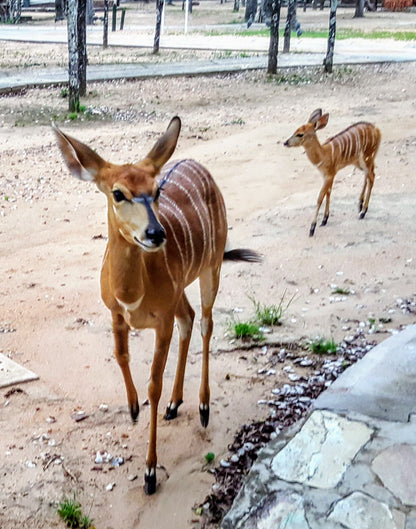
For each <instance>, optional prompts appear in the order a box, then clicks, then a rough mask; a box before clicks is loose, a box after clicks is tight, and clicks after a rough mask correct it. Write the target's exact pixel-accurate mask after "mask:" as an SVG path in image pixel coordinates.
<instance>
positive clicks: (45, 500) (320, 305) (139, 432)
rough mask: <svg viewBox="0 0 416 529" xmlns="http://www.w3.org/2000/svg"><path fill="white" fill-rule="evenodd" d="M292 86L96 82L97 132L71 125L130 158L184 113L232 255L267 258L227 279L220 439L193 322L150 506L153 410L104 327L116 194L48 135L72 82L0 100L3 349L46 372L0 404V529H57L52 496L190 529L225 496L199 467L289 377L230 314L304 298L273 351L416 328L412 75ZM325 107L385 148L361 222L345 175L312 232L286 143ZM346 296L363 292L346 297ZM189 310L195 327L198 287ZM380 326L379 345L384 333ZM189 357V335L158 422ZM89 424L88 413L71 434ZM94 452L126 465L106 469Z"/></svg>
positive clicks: (241, 79) (218, 400) (244, 315)
mask: <svg viewBox="0 0 416 529" xmlns="http://www.w3.org/2000/svg"><path fill="white" fill-rule="evenodd" d="M296 75H297V77H296V78H295V77H293V78H292V79H293V82H295V81H296V84H291V85H288V84H277V83H275V82H273V81H268V80H267V79H266V78H265V75H264V73H259V74H257V73H251V74H245V75H235V76H211V77H203V78H198V79H187V78H185V79H175V80H173V79H171V80H163V79H159V80H151V81H144V82H138V83H106V84H102V85H95V86H93V85H92V86H90V90H91V93H90V95H89V97H88V100H87V102H86V103H87V105H90V106H91V107H93V108H94V109H96V110H97V112H100V113H101V115H102V120H101V121H100V120H98V119H93V120H91V121H88V120H85V121H83V122H75V123H74V122H67V123H62V124H61V127H62V129H63V130H66V131H67V132H69V133H70V134H72V135H73V136H76V137H78V138H79V139H80V140H82V141H83V142H85V143H88V144H90V145H91V146H92V147H94V148H96V149H97V150H98V152H99V153H100V154H101V155H102V156H103V157H105V158H108V159H110V160H112V161H115V162H124V161H134V160H136V159H138V158H139V157H140V156H143V155H144V154H145V153H146V151H147V150H148V149H149V147H150V146H151V145H152V144H153V142H154V140H155V138H156V137H157V136H158V135H159V134H160V133H161V132H162V131H163V130H164V129H165V127H166V125H167V123H168V122H169V119H170V117H171V116H172V115H174V114H179V115H180V116H181V117H182V120H183V133H182V135H181V139H180V142H179V146H178V149H177V152H176V155H175V157H176V158H185V157H193V158H196V159H198V160H199V161H201V162H202V163H203V164H205V165H206V166H207V167H209V169H210V170H211V172H212V173H213V175H214V176H215V178H216V180H217V182H218V183H219V185H220V187H221V189H222V191H223V193H224V197H225V200H226V204H227V208H228V215H229V225H230V239H231V242H232V244H233V246H248V247H251V248H253V249H256V250H257V251H259V252H261V253H262V254H263V255H264V262H263V263H262V264H260V265H246V264H227V265H225V266H224V269H223V274H222V283H221V288H220V292H219V295H218V299H217V303H216V305H215V338H214V340H213V344H212V345H213V353H212V361H211V366H212V367H211V395H212V420H211V422H210V426H209V428H208V429H207V431H202V430H201V428H200V426H199V418H198V412H197V407H198V385H199V373H200V338H199V331H198V326H196V329H195V333H194V336H193V340H192V344H191V354H190V359H189V364H188V370H187V382H186V386H185V399H184V400H185V403H184V405H183V406H182V408H181V413H180V417H179V418H178V420H177V421H174V422H171V423H166V422H164V421H163V420H162V417H161V419H160V426H159V433H160V438H159V461H160V464H161V465H162V466H163V468H161V469H160V470H159V482H160V487H159V490H158V494H156V495H154V496H153V497H151V498H147V497H145V495H144V492H143V490H142V476H143V473H144V457H145V451H146V441H147V436H148V423H149V410H148V407H147V406H146V405H143V406H142V408H141V416H140V421H139V424H138V425H137V426H136V427H133V426H131V424H130V421H129V416H128V414H127V408H126V406H125V400H126V399H125V394H124V386H123V383H122V379H121V374H120V372H119V368H118V366H117V364H116V362H115V360H114V358H113V356H112V337H111V332H110V319H109V314H108V311H107V310H106V309H105V307H104V306H103V304H102V302H101V301H100V294H99V281H98V279H99V270H100V265H101V259H102V255H103V252H104V248H105V235H106V223H105V204H104V198H103V196H102V195H101V194H100V193H99V192H98V191H97V190H96V189H95V188H94V187H92V186H89V185H87V184H83V183H81V182H77V181H75V180H74V179H72V178H71V177H70V176H69V175H68V173H67V171H66V169H65V168H64V166H63V163H62V161H61V158H60V156H59V153H58V150H57V148H56V146H55V143H54V139H53V135H52V132H51V130H50V128H49V126H47V125H46V124H45V123H48V122H49V120H50V118H51V117H52V116H53V114H54V113H59V112H62V108H63V107H64V105H65V104H66V103H65V101H63V100H62V99H60V98H59V89H48V90H31V91H28V92H26V93H24V94H19V95H14V96H10V97H3V98H1V100H0V103H1V112H0V145H1V147H0V153H1V154H0V156H1V166H0V181H1V182H2V187H1V192H0V215H1V218H0V256H1V259H0V271H1V277H2V278H3V281H2V283H1V287H0V292H1V297H0V315H1V316H0V352H2V353H4V354H7V355H8V356H10V357H11V358H12V359H14V360H16V361H17V362H19V363H20V364H22V365H25V366H27V367H29V368H30V369H31V370H33V371H35V372H36V373H38V375H39V376H40V380H39V381H37V382H33V383H29V384H26V385H21V386H19V389H21V390H22V392H12V393H9V392H8V391H7V390H6V389H3V390H2V391H1V395H2V402H1V411H0V427H1V431H2V435H1V437H0V454H1V459H0V475H1V476H2V478H1V480H2V487H1V489H0V525H1V527H2V528H4V529H9V528H14V527H16V526H17V525H19V527H23V528H26V527H27V528H29V527H30V528H33V527H37V528H43V527H45V528H46V527H48V528H50V527H54V526H62V524H61V522H59V520H58V518H57V515H56V502H57V501H59V500H61V499H62V496H63V494H65V493H66V494H72V491H76V493H77V495H78V498H79V500H80V501H81V503H82V505H83V508H84V510H85V511H87V512H88V510H89V509H90V507H91V512H90V515H91V517H92V518H94V520H95V526H96V527H97V528H106V529H107V528H114V529H116V528H120V527H123V528H132V529H133V528H137V527H139V526H140V527H150V526H155V527H160V528H161V529H164V528H169V529H176V528H177V529H184V528H185V527H192V526H193V525H195V523H194V521H193V520H196V519H197V518H198V517H197V516H196V514H195V513H194V512H193V511H192V507H193V506H194V505H195V504H197V503H199V502H201V501H203V499H204V497H205V496H206V494H207V493H208V492H209V491H210V488H211V486H212V483H213V478H212V475H211V474H210V473H208V472H207V467H206V463H205V454H206V453H207V452H213V453H214V454H215V456H216V459H215V463H214V464H218V463H219V461H220V460H221V458H222V457H224V456H225V455H226V453H227V445H228V444H229V443H230V442H231V441H232V439H233V436H234V433H235V431H236V429H237V428H238V427H239V426H240V425H241V424H243V423H246V422H248V421H251V420H254V419H258V418H261V417H262V416H264V415H265V414H266V413H267V410H266V409H264V406H263V407H262V406H260V405H258V404H257V402H258V400H259V399H264V398H266V399H267V398H268V396H269V395H270V391H271V389H272V388H274V387H277V386H279V385H281V384H283V383H285V382H288V375H287V373H285V372H284V371H282V370H281V369H278V370H277V372H276V374H275V375H273V376H269V377H266V376H265V375H261V374H259V373H258V371H259V369H261V368H262V367H263V366H267V365H268V361H269V355H270V354H271V351H272V350H275V349H276V347H269V348H268V349H267V351H266V350H262V349H261V348H260V349H258V350H253V351H241V350H239V348H238V344H230V340H229V338H227V336H226V335H225V333H226V331H227V328H228V323H229V321H230V320H231V319H232V318H233V315H234V317H238V318H240V319H241V320H244V319H249V318H250V317H251V316H252V313H253V308H252V302H251V301H250V297H252V298H254V299H255V300H257V301H259V302H261V303H264V304H268V305H270V304H277V303H278V302H279V301H280V299H281V298H282V296H284V295H285V296H286V298H285V299H290V298H291V297H292V296H294V298H293V301H292V303H291V304H290V306H289V308H288V310H287V312H286V313H285V315H284V321H283V325H282V327H279V328H278V329H276V332H275V334H274V335H273V336H271V338H270V339H271V340H273V341H276V342H280V341H284V340H288V341H301V340H306V339H312V338H314V337H316V336H322V337H326V338H329V337H333V338H334V339H335V340H336V341H341V340H342V339H344V337H345V336H348V335H349V334H351V333H353V332H354V331H355V329H356V328H357V327H360V326H361V328H362V329H363V330H364V332H365V333H367V334H369V335H371V336H372V337H373V338H374V339H375V340H381V339H383V338H385V337H386V336H388V334H389V332H390V329H398V328H400V326H401V325H406V324H409V323H414V322H415V315H414V302H415V299H416V298H415V296H416V288H415V279H416V277H415V276H416V268H415V263H416V256H415V230H414V222H415V213H414V204H415V201H416V181H415V179H414V170H413V167H414V166H415V163H416V120H415V114H416V107H415V101H416V66H415V65H414V64H407V65H401V66H379V67H368V68H361V67H357V68H343V69H340V70H339V72H338V73H337V75H335V76H334V78H332V79H327V80H324V79H320V75H318V74H314V73H311V72H309V71H305V70H302V71H300V72H297V73H296ZM302 80H303V81H305V84H303V83H302ZM308 80H309V82H306V81H308ZM319 106H322V107H323V108H324V110H325V111H329V112H330V116H331V117H330V122H329V124H328V127H327V130H324V131H322V132H321V133H320V136H321V138H325V137H328V136H330V135H333V134H334V133H336V132H338V131H339V130H341V129H342V128H344V127H346V126H348V125H349V124H351V123H352V122H354V121H358V120H363V119H365V120H369V121H373V122H375V123H376V124H377V125H378V126H379V128H380V129H381V131H382V133H383V140H382V145H381V148H380V152H379V155H378V158H377V168H376V174H377V178H376V183H375V187H374V191H373V196H372V198H371V202H370V208H369V212H368V215H367V217H366V218H365V220H363V221H360V220H359V219H358V214H357V201H358V195H359V191H360V189H361V185H362V176H361V174H358V172H357V171H356V172H352V171H351V170H349V169H346V170H344V171H342V172H341V173H340V174H339V175H338V176H337V178H336V182H335V185H334V189H333V193H332V205H331V216H330V219H329V222H328V226H327V227H325V228H319V227H318V228H317V231H316V235H315V237H314V238H309V237H308V229H309V224H310V221H311V218H312V215H313V211H314V204H315V200H316V196H317V193H318V190H319V187H320V185H321V179H320V176H319V174H318V173H317V171H316V170H314V169H313V168H312V167H311V166H310V164H309V162H308V160H307V159H306V156H305V155H304V154H303V153H302V151H301V149H299V150H288V149H286V148H284V146H283V142H284V140H285V139H286V138H287V137H288V136H289V135H290V134H291V133H292V132H293V131H294V129H295V128H296V127H297V126H298V125H300V124H301V123H302V122H303V121H304V120H306V118H307V117H308V115H309V114H310V112H311V111H312V110H313V109H314V108H316V107H319ZM109 117H110V119H109ZM36 120H38V121H39V122H40V123H39V124H36ZM16 124H17V125H19V126H15V125H16ZM23 124H24V125H25V126H22V125H23ZM336 287H340V288H342V289H344V290H348V291H349V292H350V294H349V295H341V294H334V293H333V292H334V290H335V288H336ZM189 297H190V300H191V302H192V304H193V305H194V307H195V308H196V310H197V314H198V303H199V301H198V292H197V289H196V288H195V287H194V286H192V287H191V288H190V292H189ZM412 303H413V305H412ZM236 309H237V311H236ZM412 311H413V313H412ZM381 322H385V323H381ZM386 322H387V323H386ZM375 329H377V330H378V331H380V332H378V333H375V334H372V333H373V331H374V330H375ZM6 331H14V332H6ZM152 343H153V336H152V333H151V332H141V333H137V335H136V333H135V335H134V336H133V337H132V338H131V347H132V359H131V362H132V372H133V374H134V378H135V382H136V384H137V387H138V389H139V394H140V402H144V401H145V399H146V382H147V379H148V375H149V368H150V362H151V359H152ZM175 346H176V337H175V340H174V344H173V346H172V354H171V356H170V359H169V361H168V365H167V369H166V377H165V387H164V393H163V397H162V400H161V403H162V405H161V408H162V409H161V412H162V410H163V408H164V406H165V405H166V403H167V401H168V398H169V393H170V389H171V385H172V381H173V373H174V368H175V358H176V353H175ZM234 347H235V348H236V349H235V350H233V348H234ZM226 351H231V352H226ZM103 404H104V405H105V406H101V405H103ZM107 407H108V411H105V410H106V409H107ZM79 412H84V414H85V415H86V416H87V417H86V418H85V419H84V420H82V421H79V422H77V421H76V420H75V419H76V418H79ZM77 414H78V415H77ZM97 451H101V452H108V453H111V455H113V456H122V457H123V458H124V460H125V463H124V465H122V466H120V467H118V468H112V467H111V466H110V465H109V464H107V463H103V464H97V463H95V459H96V454H97ZM136 476H137V479H134V478H135V477H136ZM112 483H114V484H115V485H114V488H113V489H112V490H111V491H107V490H106V487H107V486H108V485H109V484H112Z"/></svg>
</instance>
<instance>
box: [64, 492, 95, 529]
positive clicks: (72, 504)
mask: <svg viewBox="0 0 416 529" xmlns="http://www.w3.org/2000/svg"><path fill="white" fill-rule="evenodd" d="M57 513H58V515H59V517H60V518H61V519H62V520H63V521H64V522H65V523H66V526H67V527H75V528H76V527H78V528H79V529H91V528H92V527H93V520H91V519H90V518H89V516H86V515H85V514H83V513H82V508H81V504H80V503H79V502H78V501H77V499H76V496H75V493H74V497H73V499H70V498H64V499H63V500H62V501H61V502H60V503H59V506H58V510H57Z"/></svg>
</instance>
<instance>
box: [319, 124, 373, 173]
mask: <svg viewBox="0 0 416 529" xmlns="http://www.w3.org/2000/svg"><path fill="white" fill-rule="evenodd" d="M380 139H381V134H380V131H379V129H378V128H377V127H375V126H374V125H373V124H371V123H367V122H364V121H361V122H358V123H354V125H351V126H350V127H348V128H347V129H345V130H343V131H342V132H340V133H339V134H337V135H336V136H333V137H332V138H329V139H328V140H327V141H326V142H325V143H324V144H323V146H330V147H331V150H332V159H333V160H334V161H335V162H336V168H337V170H338V169H340V168H342V167H345V166H346V165H349V164H352V163H356V164H357V165H362V163H363V162H364V161H365V160H366V159H367V158H368V157H370V156H371V157H374V156H375V153H376V152H377V149H378V146H379V144H380Z"/></svg>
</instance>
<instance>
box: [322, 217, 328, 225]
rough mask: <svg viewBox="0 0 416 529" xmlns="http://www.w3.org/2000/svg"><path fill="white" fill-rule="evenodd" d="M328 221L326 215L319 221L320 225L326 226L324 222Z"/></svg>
mask: <svg viewBox="0 0 416 529" xmlns="http://www.w3.org/2000/svg"><path fill="white" fill-rule="evenodd" d="M327 222H328V217H324V218H323V219H322V222H321V226H326V223H327Z"/></svg>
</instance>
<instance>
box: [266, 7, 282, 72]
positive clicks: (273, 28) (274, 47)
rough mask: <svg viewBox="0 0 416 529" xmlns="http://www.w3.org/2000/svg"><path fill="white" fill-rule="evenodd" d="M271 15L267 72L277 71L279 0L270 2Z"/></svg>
mask: <svg viewBox="0 0 416 529" xmlns="http://www.w3.org/2000/svg"><path fill="white" fill-rule="evenodd" d="M271 7H272V9H271V12H272V17H271V21H270V45H269V61H268V65H267V73H269V74H275V73H277V55H278V52H279V23H280V0H272V2H271Z"/></svg>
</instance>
